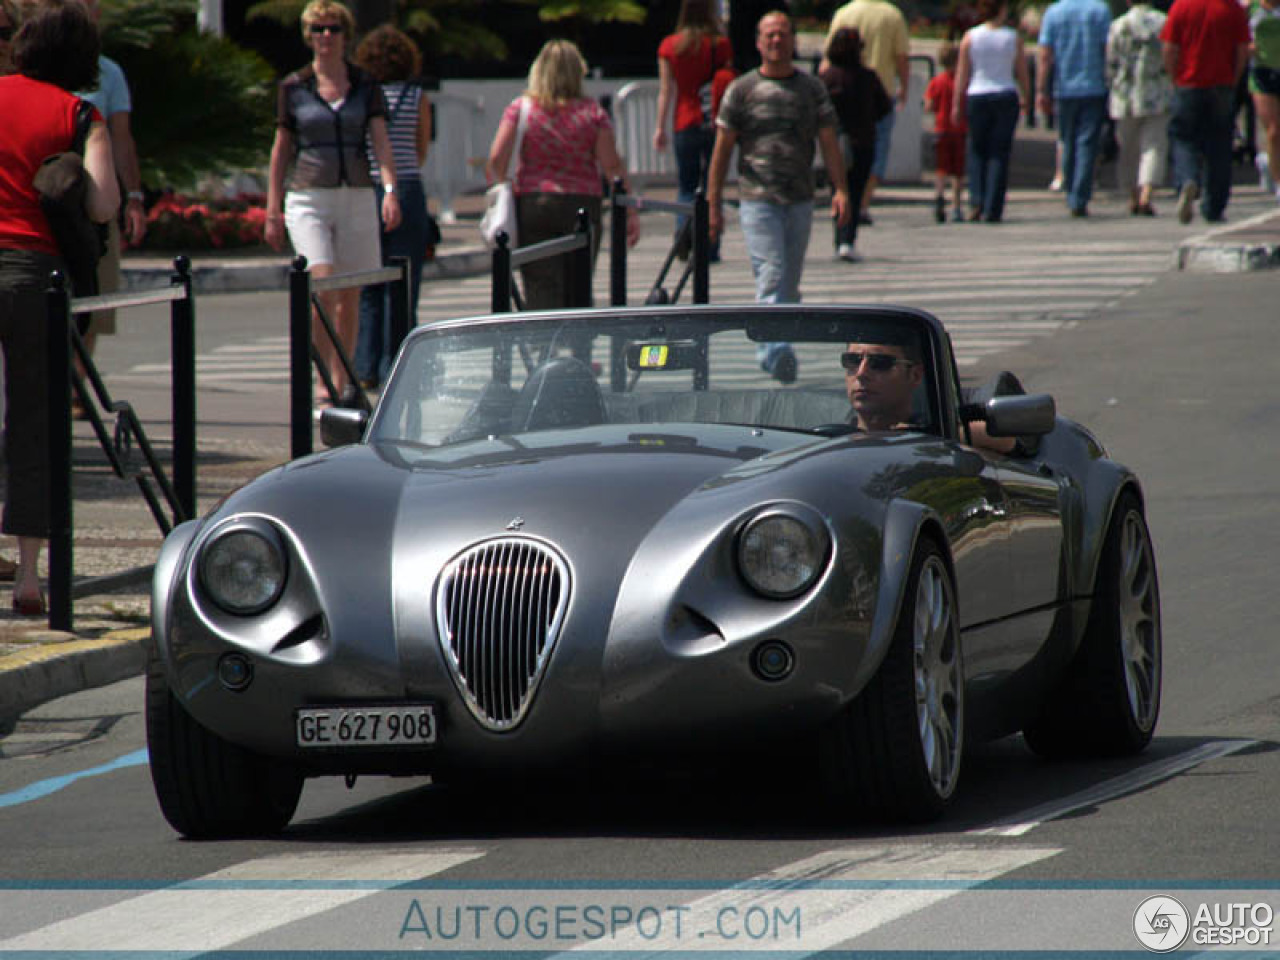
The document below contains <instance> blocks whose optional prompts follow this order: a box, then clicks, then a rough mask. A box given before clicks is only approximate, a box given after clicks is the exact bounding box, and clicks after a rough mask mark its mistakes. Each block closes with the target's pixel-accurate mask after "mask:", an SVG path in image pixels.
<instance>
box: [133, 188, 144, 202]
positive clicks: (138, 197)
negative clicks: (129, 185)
mask: <svg viewBox="0 0 1280 960" xmlns="http://www.w3.org/2000/svg"><path fill="white" fill-rule="evenodd" d="M144 199H145V197H143V195H142V191H141V190H130V191H129V202H130V203H132V202H133V201H134V200H137V201H138V202H139V203H141V202H142V201H143V200H144Z"/></svg>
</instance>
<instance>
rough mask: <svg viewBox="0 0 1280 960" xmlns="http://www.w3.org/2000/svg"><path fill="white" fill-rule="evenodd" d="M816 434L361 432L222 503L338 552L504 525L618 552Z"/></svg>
mask: <svg viewBox="0 0 1280 960" xmlns="http://www.w3.org/2000/svg"><path fill="white" fill-rule="evenodd" d="M824 442H829V441H825V440H821V439H815V438H813V437H810V436H804V435H800V434H795V433H786V432H781V431H761V430H757V429H752V428H749V427H728V426H715V427H698V428H697V429H696V433H695V432H693V431H691V432H689V433H681V434H675V433H662V432H653V433H637V432H636V431H635V430H634V429H632V430H627V431H619V430H616V429H613V428H595V429H589V430H573V431H547V432H545V433H542V434H534V435H528V436H525V437H521V438H519V442H518V443H517V442H516V441H514V440H511V439H505V440H504V439H493V440H487V441H481V442H476V443H468V444H462V445H458V446H455V447H447V448H437V449H432V450H422V449H419V448H407V447H403V446H399V445H393V444H378V445H363V444H362V445H355V446H351V447H344V448H341V449H338V450H333V451H329V452H327V453H322V454H319V455H317V456H315V457H309V458H305V459H302V460H298V461H295V462H293V463H290V464H287V465H285V466H283V467H281V468H279V469H277V470H275V471H272V472H271V473H269V474H267V475H265V476H263V477H261V478H259V479H258V480H257V481H255V482H254V483H252V484H250V485H249V486H248V487H246V488H244V489H243V490H241V491H240V492H238V493H237V494H235V495H233V496H232V497H231V498H229V499H228V501H227V502H226V503H225V504H224V505H223V508H222V510H221V511H220V513H221V514H224V515H226V514H232V513H239V512H252V513H262V514H265V515H268V516H273V517H275V518H276V519H278V520H279V521H280V522H282V523H283V524H285V525H286V526H287V527H288V528H290V529H291V530H292V531H293V532H294V533H295V534H296V535H298V537H299V538H300V540H301V541H302V542H303V543H304V544H306V545H307V547H308V548H310V549H312V550H318V551H321V552H323V553H326V554H327V553H328V551H329V550H334V551H336V552H337V555H339V556H342V557H344V558H345V561H346V562H347V563H349V562H352V561H356V560H357V558H361V559H360V562H365V561H369V560H372V555H373V554H381V555H385V554H386V545H387V544H388V543H390V542H391V538H392V537H394V538H395V540H396V541H397V542H398V544H399V545H405V544H406V541H413V542H416V543H419V544H437V545H440V546H441V547H442V548H447V549H449V550H456V549H459V548H461V547H463V546H465V545H467V544H470V543H472V542H475V541H477V540H481V539H485V538H488V537H493V536H499V535H502V534H504V533H506V532H508V531H519V532H520V533H522V534H524V535H528V536H534V537H540V538H545V539H548V540H551V541H553V542H555V543H557V544H559V545H560V546H561V547H562V548H563V549H564V550H565V551H566V552H567V553H569V554H571V555H578V554H579V548H581V547H583V546H584V545H585V546H591V547H592V548H593V549H598V550H600V551H601V552H604V551H605V550H607V552H608V553H611V554H613V555H614V556H616V557H618V558H619V559H620V560H621V559H622V558H625V557H627V556H629V555H630V554H631V552H632V549H633V548H634V546H635V544H636V542H638V541H639V540H640V539H641V538H642V537H643V536H644V535H645V533H646V532H647V531H649V530H652V529H653V527H654V525H655V524H656V523H657V522H658V521H659V520H660V519H661V518H662V516H664V515H665V514H666V513H667V512H668V511H669V510H670V509H671V508H672V506H674V505H675V504H676V503H678V502H680V501H681V500H683V499H684V498H685V497H687V496H689V495H690V494H691V493H693V492H695V491H697V490H699V489H701V488H703V487H705V486H707V485H713V486H720V485H724V484H729V483H733V482H736V481H739V480H744V479H747V478H748V477H752V476H756V475H758V474H759V473H761V472H772V471H773V470H774V469H776V468H778V467H780V466H781V465H782V463H783V461H785V460H786V459H789V457H787V456H786V455H787V454H788V453H790V452H791V451H794V450H795V449H797V448H799V447H803V448H811V447H813V446H814V445H815V444H820V443H824ZM318 541H319V543H320V544H321V545H317V543H318ZM366 551H368V552H369V555H368V556H362V555H364V554H365V553H366ZM344 565H345V564H344Z"/></svg>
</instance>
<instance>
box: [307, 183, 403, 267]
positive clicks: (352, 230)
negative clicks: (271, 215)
mask: <svg viewBox="0 0 1280 960" xmlns="http://www.w3.org/2000/svg"><path fill="white" fill-rule="evenodd" d="M377 199H378V195H377V194H376V193H374V190H373V187H317V188H315V189H310V190H290V191H289V192H288V193H286V194H285V197H284V223H285V226H286V227H288V229H289V240H290V242H291V243H292V244H293V249H294V252H295V253H297V254H299V255H300V256H304V257H306V258H307V265H308V266H312V267H314V266H316V265H318V264H329V265H331V266H332V267H333V272H334V273H352V272H354V271H356V270H377V269H378V268H379V267H381V266H382V246H381V244H382V239H381V224H380V222H379V216H378V210H377V206H376V204H377Z"/></svg>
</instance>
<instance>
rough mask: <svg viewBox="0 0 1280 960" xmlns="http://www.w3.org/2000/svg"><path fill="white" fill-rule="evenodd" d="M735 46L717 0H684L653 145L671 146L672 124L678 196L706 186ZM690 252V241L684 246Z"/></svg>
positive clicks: (683, 198) (670, 41)
mask: <svg viewBox="0 0 1280 960" xmlns="http://www.w3.org/2000/svg"><path fill="white" fill-rule="evenodd" d="M732 64H733V50H732V48H731V47H730V46H729V40H728V38H727V37H725V36H724V35H723V34H722V32H721V30H720V23H719V21H718V20H717V19H716V16H715V11H714V9H713V7H712V0H682V2H681V4H680V15H679V18H678V19H677V20H676V32H675V33H673V34H671V35H669V36H668V37H666V38H664V39H663V41H662V43H661V44H660V45H659V46H658V84H659V85H658V113H657V118H656V121H655V125H654V131H653V148H654V149H655V150H657V151H659V152H662V151H663V150H666V149H667V126H668V124H669V123H671V119H672V108H673V107H674V108H675V111H674V112H675V119H674V123H673V124H671V125H672V130H673V133H672V146H673V147H674V149H675V156H676V199H677V200H678V201H680V202H681V203H688V202H690V201H692V200H693V198H694V195H695V194H696V193H697V191H698V189H699V188H702V189H706V185H707V169H708V168H709V167H710V165H711V149H712V147H714V146H715V142H716V127H715V111H716V108H717V107H718V106H719V105H720V104H719V100H720V96H719V95H720V94H722V93H723V91H724V89H725V87H727V86H728V82H729V80H730V79H731V78H732V76H733V66H732ZM686 219H687V218H686V217H684V216H681V217H680V219H679V220H678V222H677V224H676V231H677V233H679V234H680V235H681V236H684V233H683V228H684V223H685V220H686ZM682 252H683V253H684V254H685V255H687V252H688V246H687V245H682ZM710 259H711V262H712V263H715V262H717V261H718V260H719V259H720V245H719V244H718V243H716V244H713V245H712V247H711V253H710Z"/></svg>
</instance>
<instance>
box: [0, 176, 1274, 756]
mask: <svg viewBox="0 0 1280 960" xmlns="http://www.w3.org/2000/svg"><path fill="white" fill-rule="evenodd" d="M646 192H647V193H648V194H650V195H663V194H666V195H670V194H671V192H672V191H671V190H670V188H669V187H667V188H665V189H664V188H661V187H658V188H654V189H650V190H647V191H646ZM931 193H932V191H931V188H929V187H924V186H914V185H911V186H905V187H904V186H889V187H886V188H885V189H882V190H881V191H880V193H879V194H878V195H877V197H878V199H877V202H878V203H883V204H894V203H915V204H923V203H926V202H927V198H928V196H930V195H931ZM482 204H483V197H480V196H475V197H466V198H460V200H459V202H458V203H457V205H456V207H457V210H458V213H459V218H458V222H457V223H455V224H442V232H443V234H444V239H443V242H442V244H441V247H440V250H439V253H438V255H437V256H436V258H435V260H434V261H432V262H431V264H430V265H429V267H428V275H429V276H431V277H435V278H446V277H451V276H468V275H476V274H481V273H484V272H485V271H486V270H488V269H489V264H490V259H489V255H488V252H487V251H486V250H485V249H484V248H483V246H481V245H480V244H479V243H478V242H477V240H478V237H477V231H476V224H477V222H478V220H479V215H480V208H481V206H482ZM1195 229H1196V228H1195V226H1194V225H1193V226H1191V227H1188V230H1189V231H1195ZM1171 257H1172V261H1173V264H1174V265H1175V266H1176V267H1177V268H1178V269H1181V270H1186V271H1198V272H1213V273H1235V272H1242V271H1251V270H1260V269H1265V268H1276V267H1280V209H1277V210H1275V211H1271V212H1268V213H1265V214H1262V215H1260V216H1256V217H1253V218H1251V219H1248V220H1244V221H1241V222H1239V223H1228V224H1227V225H1225V226H1223V227H1220V228H1218V229H1215V230H1211V231H1208V232H1205V233H1192V235H1190V236H1188V238H1187V239H1185V240H1183V241H1181V242H1180V243H1179V244H1178V246H1177V247H1176V249H1174V250H1173V251H1171ZM192 261H193V267H194V269H193V275H194V278H195V284H196V288H197V290H198V291H199V292H204V293H215V292H217V293H227V292H236V291H250V290H279V289H281V288H283V287H284V286H285V285H286V283H287V280H286V277H287V273H288V270H289V258H288V257H284V256H265V257H264V256H245V257H230V256H224V257H202V256H198V255H197V256H193V257H192ZM171 267H172V264H171V262H170V261H167V260H165V259H163V258H158V257H154V256H133V255H129V256H126V258H125V276H126V283H127V285H128V286H129V287H130V288H148V287H151V288H154V287H155V286H156V285H158V284H163V283H164V282H166V281H167V278H168V276H169V274H170V272H171ZM275 462H277V461H275V460H272V459H271V457H270V456H269V455H268V456H264V457H263V458H262V459H261V462H258V461H255V460H253V459H252V458H250V459H248V460H244V459H241V460H238V461H236V462H235V463H234V465H232V464H228V468H227V470H226V471H224V472H226V476H220V475H219V474H218V471H217V467H216V465H215V467H214V470H213V473H212V476H210V475H209V474H202V486H203V487H205V488H206V490H207V492H209V493H215V494H216V493H217V492H219V490H220V489H221V490H225V491H229V490H230V489H233V488H234V487H235V486H237V485H239V484H240V483H243V482H244V481H245V480H247V479H249V477H251V476H254V475H257V473H260V472H263V471H265V470H266V469H268V468H269V467H271V466H274V465H275ZM82 473H87V474H89V475H88V476H83V475H81V474H82ZM76 483H77V489H76V496H77V503H78V505H77V511H78V516H79V515H82V514H83V513H84V512H85V511H83V510H82V508H81V506H80V505H79V503H80V499H81V495H82V494H86V495H87V498H88V499H90V500H91V501H92V502H93V505H92V506H90V507H89V508H88V516H89V518H90V522H89V524H87V525H86V526H84V527H82V526H79V525H78V526H77V530H76V533H77V542H79V541H80V539H81V538H82V537H88V538H91V539H94V538H96V539H95V545H96V546H99V547H102V546H107V547H112V546H114V545H115V544H113V541H112V537H113V536H119V534H118V533H113V531H112V529H111V528H110V527H109V526H108V525H103V526H102V527H100V528H96V529H95V528H94V526H93V525H92V523H93V511H94V510H108V511H119V510H120V509H122V508H121V502H122V501H124V500H125V499H127V500H128V501H129V502H130V503H135V502H136V501H137V499H138V498H137V493H136V490H134V488H133V485H132V484H131V483H128V482H127V481H117V480H115V478H114V477H112V476H109V475H107V474H106V473H103V472H101V471H99V472H98V473H97V474H95V473H94V471H92V470H90V471H83V472H82V471H80V470H79V469H78V470H77V479H76ZM126 487H127V488H128V492H127V493H125V492H124V490H123V488H126ZM113 501H116V502H113ZM134 509H136V511H137V512H136V517H137V521H136V526H137V527H138V530H137V531H136V536H134V537H132V538H131V539H129V540H128V541H123V540H122V541H119V543H118V546H119V550H118V551H117V552H116V553H115V555H114V556H113V560H118V561H120V562H122V563H136V564H138V565H139V569H141V568H145V566H146V565H148V564H149V563H151V562H152V561H153V560H154V556H155V548H158V546H159V543H160V538H159V535H158V533H157V531H156V529H155V524H154V521H153V520H152V519H151V517H150V515H149V514H147V513H146V512H145V511H144V510H141V509H137V508H136V506H135V507H134ZM6 552H7V553H9V554H11V553H12V548H11V545H9V544H6ZM131 554H132V555H131ZM103 572H106V571H103ZM144 583H145V577H143V576H138V575H135V576H134V577H132V578H122V582H121V583H120V585H119V587H118V588H117V589H115V590H114V591H113V592H110V593H106V594H95V595H94V596H92V597H87V598H85V599H82V600H79V601H78V602H77V603H76V605H75V620H74V632H60V631H52V630H49V629H48V627H47V622H46V621H44V620H39V619H31V618H19V617H17V616H16V615H15V614H12V613H10V612H9V610H10V602H9V601H10V598H9V595H8V594H9V590H8V585H7V584H0V734H3V732H4V731H5V729H6V728H7V726H8V725H9V724H11V723H12V721H14V720H15V719H16V718H17V717H18V716H20V715H21V714H22V713H23V712H25V711H26V710H29V709H31V708H32V707H35V706H37V705H39V704H41V703H44V702H46V701H48V700H52V699H55V698H57V697H60V696H64V695H67V694H70V693H74V692H77V691H79V690H83V689H88V688H91V687H95V686H101V685H104V684H108V683H113V682H115V681H117V680H121V679H124V678H126V677H129V676H134V675H136V674H138V673H139V672H140V671H141V669H142V667H143V663H144V659H145V654H144V646H143V644H144V642H145V640H146V639H147V637H148V635H149V627H148V625H147V620H148V616H149V610H148V606H149V603H148V598H147V595H146V592H145V591H146V587H145V586H144Z"/></svg>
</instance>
